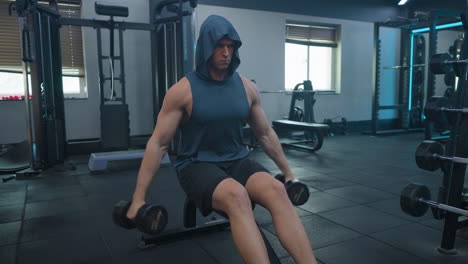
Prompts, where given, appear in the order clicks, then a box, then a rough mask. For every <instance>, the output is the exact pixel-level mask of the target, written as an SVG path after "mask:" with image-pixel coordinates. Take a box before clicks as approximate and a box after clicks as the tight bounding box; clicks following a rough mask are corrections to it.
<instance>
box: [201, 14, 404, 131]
mask: <svg viewBox="0 0 468 264" xmlns="http://www.w3.org/2000/svg"><path fill="white" fill-rule="evenodd" d="M211 14H219V15H222V16H224V17H226V18H227V19H228V20H230V21H231V22H232V23H233V25H234V27H235V28H236V29H237V31H238V32H239V35H240V37H241V40H242V41H243V45H242V47H241V48H240V50H239V52H240V57H241V65H240V67H239V72H240V73H241V74H242V75H244V76H245V77H247V78H249V79H255V80H256V83H257V87H258V89H259V90H269V91H277V90H284V89H285V87H284V72H285V69H284V56H285V55H284V49H285V48H284V46H285V22H286V20H295V21H303V22H317V23H328V24H339V25H341V55H340V56H339V59H338V64H339V65H341V74H340V75H341V80H340V82H341V87H340V88H339V90H341V92H340V93H338V94H319V95H317V96H316V99H317V102H316V104H315V108H314V112H315V120H316V121H318V122H321V121H322V120H323V119H324V118H332V117H336V116H344V117H346V119H348V120H350V121H359V120H370V119H371V108H372V65H373V63H374V60H373V53H372V51H373V45H374V42H373V41H374V36H373V34H374V25H373V23H369V22H360V21H351V20H343V19H332V18H323V17H313V16H304V15H295V14H287V13H277V12H268V11H257V10H249V9H239V8H227V7H219V6H208V5H199V6H198V8H197V16H196V21H198V22H197V23H198V25H197V28H199V27H200V26H201V24H202V22H203V21H204V20H205V19H206V17H208V16H209V15H211ZM197 33H198V32H197ZM381 35H382V44H383V45H385V50H387V51H388V52H387V53H386V54H384V56H382V57H383V58H384V60H385V63H386V64H385V65H387V64H388V65H396V64H397V61H398V59H399V57H398V56H399V41H400V38H399V30H394V29H385V30H384V33H383V34H381ZM382 65H383V64H382ZM387 79H388V80H387ZM386 80H387V81H388V82H386V83H384V82H382V86H385V87H383V88H382V91H384V92H385V91H386V92H388V93H389V94H388V95H387V94H385V95H383V96H382V97H383V98H386V99H385V100H389V101H392V100H395V98H396V94H394V93H393V91H395V90H397V89H395V87H393V86H394V85H396V80H391V76H390V75H389V76H388V77H386ZM386 86H389V87H388V89H387V87H386ZM261 95H262V102H263V107H264V109H265V113H266V115H267V117H268V119H269V120H270V121H271V120H274V119H280V118H283V117H284V116H287V113H288V111H289V104H290V102H291V96H290V95H285V94H277V93H267V94H261ZM384 114H386V115H387V116H383V118H386V117H387V118H392V117H393V116H392V115H393V113H391V112H390V113H384Z"/></svg>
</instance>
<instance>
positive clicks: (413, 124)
mask: <svg viewBox="0 0 468 264" xmlns="http://www.w3.org/2000/svg"><path fill="white" fill-rule="evenodd" d="M459 16H460V14H459V13H455V12H449V11H432V12H430V13H429V16H428V18H427V20H423V21H420V20H419V19H407V20H398V21H392V20H389V21H385V22H376V23H374V50H373V54H374V55H373V56H374V65H373V68H372V71H373V77H372V119H371V131H370V132H365V133H366V134H372V135H390V134H397V133H408V132H420V131H423V129H424V128H423V123H424V122H423V121H424V116H423V108H424V103H425V101H426V98H430V96H432V95H433V94H434V90H435V87H434V86H435V77H434V75H433V74H432V73H430V71H429V73H428V80H427V91H426V93H425V92H424V89H423V87H424V77H422V82H423V83H422V85H418V86H419V87H415V86H414V85H413V83H414V68H415V67H414V65H415V63H414V61H413V60H414V53H415V52H414V36H415V34H416V33H418V31H417V30H418V29H421V28H425V27H428V28H429V54H428V58H431V56H432V55H433V54H435V53H436V49H437V30H438V29H439V28H440V24H441V23H442V24H445V23H452V22H459ZM381 27H390V28H399V29H401V32H402V34H401V36H402V37H401V44H400V48H401V52H400V65H399V66H394V67H391V68H394V69H397V70H400V78H399V81H398V86H399V87H398V95H399V96H398V103H397V104H394V105H382V104H381V103H380V97H381V84H380V79H381V78H380V71H381V65H380V63H381V40H380V28H381ZM427 61H428V59H427V58H426V59H425V61H423V63H424V64H426V65H427ZM423 76H424V74H423ZM390 109H393V110H397V111H398V124H396V125H395V126H396V128H394V129H381V127H380V126H379V125H381V124H379V121H381V120H380V119H379V114H380V112H381V111H383V110H390Z"/></svg>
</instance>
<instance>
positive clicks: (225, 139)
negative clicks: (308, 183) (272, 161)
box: [175, 15, 249, 172]
mask: <svg viewBox="0 0 468 264" xmlns="http://www.w3.org/2000/svg"><path fill="white" fill-rule="evenodd" d="M224 36H227V37H228V38H229V39H231V40H233V41H234V53H233V56H232V59H231V64H230V66H229V69H228V70H229V73H228V75H227V77H226V78H225V79H224V80H222V81H217V80H213V79H212V78H211V76H210V74H209V72H208V62H209V60H210V58H211V56H212V54H213V52H214V50H215V48H216V44H217V42H218V41H219V40H220V39H221V38H223V37H224ZM241 45H242V42H241V40H240V38H239V35H238V34H237V32H236V30H235V29H234V27H233V26H232V24H231V23H230V22H229V21H228V20H226V19H225V18H224V17H221V16H217V15H211V16H209V17H208V18H207V19H206V20H205V22H203V24H202V26H201V28H200V35H199V37H198V41H197V47H196V57H195V61H196V69H195V71H194V72H191V73H188V74H187V75H186V77H187V79H188V80H189V82H190V86H191V90H192V114H191V116H190V119H189V120H188V121H187V122H185V123H183V124H182V125H181V126H180V129H179V131H180V141H179V144H178V146H179V148H178V151H177V159H176V163H175V168H176V170H177V172H180V170H182V169H183V168H184V167H186V166H187V165H189V164H191V163H192V162H225V161H233V160H237V159H241V158H244V157H246V156H247V155H248V151H247V149H246V148H245V146H244V145H243V143H242V127H243V126H244V124H245V123H246V120H247V118H248V116H249V104H248V100H247V95H246V92H245V88H244V85H243V83H242V80H241V78H240V76H239V74H238V73H237V72H236V69H237V68H238V66H239V64H240V59H239V53H238V49H239V47H240V46H241Z"/></svg>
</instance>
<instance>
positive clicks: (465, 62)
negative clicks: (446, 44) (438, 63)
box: [444, 60, 468, 64]
mask: <svg viewBox="0 0 468 264" xmlns="http://www.w3.org/2000/svg"><path fill="white" fill-rule="evenodd" d="M444 63H463V64H468V60H446V61H444Z"/></svg>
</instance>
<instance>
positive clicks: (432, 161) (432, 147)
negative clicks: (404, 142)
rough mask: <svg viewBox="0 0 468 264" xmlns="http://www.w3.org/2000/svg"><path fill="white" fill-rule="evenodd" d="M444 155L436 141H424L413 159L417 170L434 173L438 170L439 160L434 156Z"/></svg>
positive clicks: (440, 145) (441, 147)
mask: <svg viewBox="0 0 468 264" xmlns="http://www.w3.org/2000/svg"><path fill="white" fill-rule="evenodd" d="M443 153H444V147H443V146H442V144H440V143H439V142H437V141H432V140H424V141H423V142H421V143H420V144H419V146H418V148H417V149H416V153H415V159H416V165H418V167H419V168H421V169H423V170H427V171H435V170H438V169H439V168H440V160H439V158H437V157H436V156H437V155H438V156H441V155H442V154H443Z"/></svg>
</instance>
